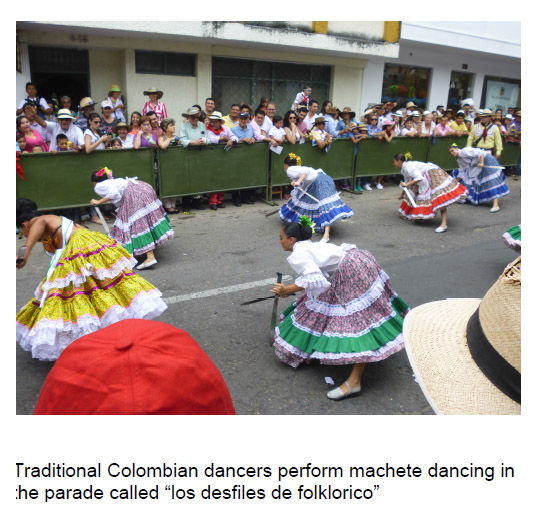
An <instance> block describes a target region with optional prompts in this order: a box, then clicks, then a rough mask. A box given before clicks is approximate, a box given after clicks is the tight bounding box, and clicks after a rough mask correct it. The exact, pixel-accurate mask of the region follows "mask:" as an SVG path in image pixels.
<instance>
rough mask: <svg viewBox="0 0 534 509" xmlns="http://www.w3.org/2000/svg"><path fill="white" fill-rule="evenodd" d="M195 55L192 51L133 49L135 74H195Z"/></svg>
mask: <svg viewBox="0 0 534 509" xmlns="http://www.w3.org/2000/svg"><path fill="white" fill-rule="evenodd" d="M196 67H197V56H196V55H194V54H192V53H171V52H166V51H142V50H135V72H136V73H137V74H170V75H173V76H196Z"/></svg>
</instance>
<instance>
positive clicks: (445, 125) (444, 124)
mask: <svg viewBox="0 0 534 509" xmlns="http://www.w3.org/2000/svg"><path fill="white" fill-rule="evenodd" d="M451 134H456V133H455V132H454V129H453V128H452V127H449V119H448V118H447V117H446V116H445V115H440V114H439V113H438V125H437V126H436V128H435V129H434V136H450V135H451Z"/></svg>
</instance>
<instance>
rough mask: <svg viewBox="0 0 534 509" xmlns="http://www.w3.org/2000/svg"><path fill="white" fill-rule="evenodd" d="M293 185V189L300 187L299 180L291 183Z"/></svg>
mask: <svg viewBox="0 0 534 509" xmlns="http://www.w3.org/2000/svg"><path fill="white" fill-rule="evenodd" d="M291 185H292V186H293V187H298V186H300V182H298V181H297V180H294V181H293V182H291Z"/></svg>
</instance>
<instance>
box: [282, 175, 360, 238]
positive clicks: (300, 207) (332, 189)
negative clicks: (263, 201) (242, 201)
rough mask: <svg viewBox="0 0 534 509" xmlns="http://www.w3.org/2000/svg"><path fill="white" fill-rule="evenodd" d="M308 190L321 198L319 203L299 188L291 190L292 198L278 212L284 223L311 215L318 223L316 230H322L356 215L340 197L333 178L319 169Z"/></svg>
mask: <svg viewBox="0 0 534 509" xmlns="http://www.w3.org/2000/svg"><path fill="white" fill-rule="evenodd" d="M306 192H307V193H309V194H311V195H312V196H313V197H315V198H317V199H318V200H319V203H317V202H315V201H314V200H312V199H311V198H310V197H309V196H307V195H305V194H303V193H302V191H300V190H298V189H293V191H291V198H290V200H289V201H288V202H287V203H286V204H284V205H283V206H282V208H281V209H280V211H279V212H278V214H279V216H280V219H282V221H284V223H290V222H298V220H299V218H300V217H301V216H308V217H310V218H311V219H312V220H313V221H314V223H315V224H316V230H317V231H322V230H324V228H325V226H329V225H331V224H332V223H334V222H335V221H337V220H338V219H344V218H347V217H351V216H353V215H354V212H353V211H352V209H351V208H350V207H348V206H347V205H345V203H344V202H343V200H342V199H341V198H340V197H339V193H338V192H337V189H336V185H335V183H334V181H333V180H332V178H331V177H330V176H328V175H327V174H326V173H324V172H323V171H322V170H320V171H319V175H317V178H316V179H315V180H314V181H313V182H312V183H311V184H310V185H309V186H308V188H307V189H306Z"/></svg>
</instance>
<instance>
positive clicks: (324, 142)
mask: <svg viewBox="0 0 534 509" xmlns="http://www.w3.org/2000/svg"><path fill="white" fill-rule="evenodd" d="M310 139H311V142H312V146H314V147H318V148H319V149H321V150H327V149H328V147H330V144H331V143H332V135H331V134H330V133H328V132H326V121H325V119H324V117H317V118H316V119H315V122H314V126H313V129H312V130H311V132H310Z"/></svg>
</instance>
